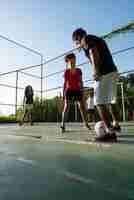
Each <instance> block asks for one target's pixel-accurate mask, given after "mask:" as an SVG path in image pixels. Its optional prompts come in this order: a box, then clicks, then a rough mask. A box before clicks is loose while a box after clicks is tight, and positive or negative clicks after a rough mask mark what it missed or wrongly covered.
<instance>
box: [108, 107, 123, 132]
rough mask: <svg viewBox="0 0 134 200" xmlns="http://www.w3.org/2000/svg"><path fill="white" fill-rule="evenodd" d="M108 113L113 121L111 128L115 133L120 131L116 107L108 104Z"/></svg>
mask: <svg viewBox="0 0 134 200" xmlns="http://www.w3.org/2000/svg"><path fill="white" fill-rule="evenodd" d="M109 111H110V113H111V115H112V120H113V128H114V129H115V130H117V131H121V128H120V126H119V117H118V116H119V115H118V112H117V105H116V104H110V105H109Z"/></svg>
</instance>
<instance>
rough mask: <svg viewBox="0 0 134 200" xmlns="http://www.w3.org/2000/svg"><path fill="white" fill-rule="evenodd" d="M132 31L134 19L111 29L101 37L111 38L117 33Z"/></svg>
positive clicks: (133, 29)
mask: <svg viewBox="0 0 134 200" xmlns="http://www.w3.org/2000/svg"><path fill="white" fill-rule="evenodd" d="M128 32H134V21H131V22H129V23H128V24H127V25H124V26H121V27H119V28H116V29H113V30H112V31H111V32H109V33H106V34H105V35H103V36H102V38H103V39H111V38H113V37H115V36H117V35H119V34H124V33H128Z"/></svg>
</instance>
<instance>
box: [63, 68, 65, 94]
mask: <svg viewBox="0 0 134 200" xmlns="http://www.w3.org/2000/svg"><path fill="white" fill-rule="evenodd" d="M65 89H66V71H65V72H64V85H63V98H64V95H65Z"/></svg>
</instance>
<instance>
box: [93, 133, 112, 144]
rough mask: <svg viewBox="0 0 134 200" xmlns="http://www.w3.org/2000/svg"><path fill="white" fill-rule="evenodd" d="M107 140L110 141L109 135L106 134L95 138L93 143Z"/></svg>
mask: <svg viewBox="0 0 134 200" xmlns="http://www.w3.org/2000/svg"><path fill="white" fill-rule="evenodd" d="M109 139H110V134H109V133H107V134H105V135H104V136H101V137H96V138H95V141H97V142H108V141H109Z"/></svg>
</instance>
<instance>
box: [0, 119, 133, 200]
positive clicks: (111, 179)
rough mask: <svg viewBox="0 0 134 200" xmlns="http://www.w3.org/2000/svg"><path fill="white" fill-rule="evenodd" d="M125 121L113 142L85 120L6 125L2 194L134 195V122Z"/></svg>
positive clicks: (28, 198) (95, 198) (0, 145)
mask: <svg viewBox="0 0 134 200" xmlns="http://www.w3.org/2000/svg"><path fill="white" fill-rule="evenodd" d="M121 125H122V134H121V135H120V136H119V137H118V143H113V144H110V143H105V144H103V143H102V144H99V143H94V142H93V143H92V142H87V139H88V138H90V137H93V134H94V132H93V131H92V132H88V131H87V130H86V128H85V127H83V125H82V124H68V125H67V132H66V133H65V135H63V136H62V135H61V134H60V130H59V125H58V124H36V125H34V126H32V127H30V126H22V127H19V126H18V125H8V124H7V125H1V126H0V200H9V199H14V200H18V199H19V200H24V199H25V200H63V199H64V200H72V199H77V200H80V199H82V200H83V199H91V200H105V199H106V200H116V199H117V200H132V199H134V124H133V123H124V124H121ZM36 136H42V137H41V138H39V137H36Z"/></svg>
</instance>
